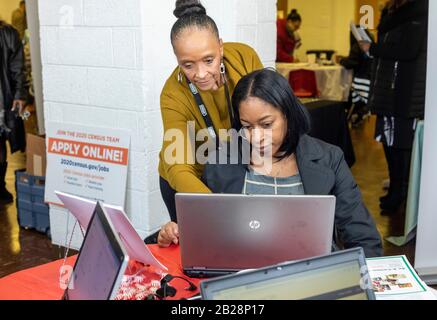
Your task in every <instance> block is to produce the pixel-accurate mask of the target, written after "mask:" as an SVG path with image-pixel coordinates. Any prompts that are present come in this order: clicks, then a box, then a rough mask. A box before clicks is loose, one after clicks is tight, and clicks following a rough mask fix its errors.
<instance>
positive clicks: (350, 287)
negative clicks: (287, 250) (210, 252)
mask: <svg viewBox="0 0 437 320" xmlns="http://www.w3.org/2000/svg"><path fill="white" fill-rule="evenodd" d="M368 284H370V287H369V285H368ZM371 284H372V282H371V281H370V276H369V274H368V271H367V266H366V260H365V256H364V251H363V249H362V248H354V249H350V250H344V251H337V252H335V253H332V254H330V255H326V256H321V257H316V258H310V259H307V260H301V261H297V262H291V263H285V264H280V265H276V266H270V267H265V268H261V269H257V270H252V271H243V272H241V273H235V274H232V275H228V276H224V277H220V278H214V279H208V280H205V281H203V282H201V283H200V292H201V296H202V299H205V300H229V299H230V300H375V294H374V292H373V290H372V289H371Z"/></svg>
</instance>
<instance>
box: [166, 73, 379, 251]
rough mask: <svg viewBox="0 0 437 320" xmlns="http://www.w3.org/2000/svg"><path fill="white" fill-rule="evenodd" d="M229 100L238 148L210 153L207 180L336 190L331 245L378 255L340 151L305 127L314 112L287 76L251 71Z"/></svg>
mask: <svg viewBox="0 0 437 320" xmlns="http://www.w3.org/2000/svg"><path fill="white" fill-rule="evenodd" d="M232 105H233V108H234V114H235V119H236V122H235V129H236V131H239V132H240V133H241V136H242V137H244V138H243V139H241V141H242V142H241V143H240V144H238V143H237V144H234V145H239V146H240V147H239V148H237V149H238V150H237V151H238V152H233V151H234V150H228V148H223V147H222V148H221V149H219V151H217V152H215V153H211V155H210V159H209V162H208V163H207V164H206V166H205V170H204V174H203V181H204V182H205V184H206V185H207V186H208V188H210V190H211V191H212V192H213V193H228V194H241V193H243V194H271V195H334V196H335V197H336V207H335V230H334V235H335V236H334V239H333V243H332V247H333V250H338V249H342V248H354V247H362V248H363V249H364V252H365V254H366V256H367V257H374V256H381V255H382V254H383V251H382V244H381V237H380V235H379V233H378V230H377V229H376V226H375V223H374V221H373V219H372V217H371V215H370V214H369V211H368V210H367V209H366V206H365V205H364V203H363V200H362V197H361V193H360V190H359V188H358V186H357V184H356V183H355V181H354V178H353V176H352V174H351V172H350V170H349V167H348V165H347V163H346V161H345V160H344V155H343V152H342V151H341V149H339V148H338V147H336V146H333V145H330V144H328V143H325V142H323V141H321V140H318V139H315V138H312V137H310V136H308V135H307V133H308V132H309V129H310V120H309V116H308V114H307V111H306V109H305V107H304V106H303V105H302V104H301V103H300V102H299V100H298V99H297V98H296V97H295V96H294V94H293V92H292V90H291V88H290V86H289V84H288V81H287V79H285V78H284V77H282V76H281V75H280V74H279V73H277V72H276V71H273V70H270V69H262V70H258V71H255V72H252V73H250V74H248V75H246V76H244V77H243V78H242V79H241V80H240V82H239V83H238V84H237V86H236V88H235V91H234V94H233V98H232ZM232 145H233V143H230V144H229V145H228V147H229V146H232ZM253 151H255V152H253ZM235 155H237V156H235ZM269 155H270V156H269ZM262 158H263V159H270V160H271V161H259V159H262ZM223 159H227V160H228V161H223ZM266 214H268V212H266ZM177 229H178V228H177V225H176V224H175V223H174V222H172V223H170V224H168V225H166V226H165V227H164V228H163V229H162V230H161V232H160V234H159V237H158V244H160V245H161V246H168V245H169V244H171V243H172V242H173V243H177V235H178V230H177ZM205 240H207V239H205ZM278 245H286V244H278Z"/></svg>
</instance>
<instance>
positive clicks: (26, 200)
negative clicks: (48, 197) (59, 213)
mask: <svg viewBox="0 0 437 320" xmlns="http://www.w3.org/2000/svg"><path fill="white" fill-rule="evenodd" d="M15 188H16V191H17V201H16V205H17V213H18V223H19V225H20V226H21V227H23V228H26V229H36V230H37V231H39V232H43V233H46V234H47V235H50V218H49V206H48V205H47V204H45V203H44V190H45V177H39V176H32V175H30V174H28V173H26V172H24V170H17V171H15Z"/></svg>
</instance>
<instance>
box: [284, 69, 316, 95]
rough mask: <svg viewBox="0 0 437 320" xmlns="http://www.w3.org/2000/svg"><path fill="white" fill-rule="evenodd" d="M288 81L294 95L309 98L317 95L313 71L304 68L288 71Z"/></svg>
mask: <svg viewBox="0 0 437 320" xmlns="http://www.w3.org/2000/svg"><path fill="white" fill-rule="evenodd" d="M288 82H289V83H290V86H291V88H292V89H293V92H294V94H295V95H296V97H299V98H311V97H317V96H318V95H319V91H318V89H317V82H316V74H315V72H314V71H311V70H304V69H299V70H294V71H290V75H289V78H288Z"/></svg>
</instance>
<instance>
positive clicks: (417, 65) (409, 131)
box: [360, 0, 428, 214]
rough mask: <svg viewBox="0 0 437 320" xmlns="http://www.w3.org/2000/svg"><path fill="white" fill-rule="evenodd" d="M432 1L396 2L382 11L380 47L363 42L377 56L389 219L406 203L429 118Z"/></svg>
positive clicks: (376, 98)
mask: <svg viewBox="0 0 437 320" xmlns="http://www.w3.org/2000/svg"><path fill="white" fill-rule="evenodd" d="M427 38H428V0H392V1H390V2H389V3H388V5H387V6H386V8H385V9H384V10H383V12H382V16H381V21H380V24H379V26H378V42H377V43H373V44H371V45H369V44H366V43H360V45H361V49H362V50H363V51H365V52H368V53H369V54H370V55H371V56H373V57H374V59H375V61H374V65H373V71H372V84H371V91H370V92H371V93H370V100H369V107H370V109H371V111H372V113H374V114H376V115H377V121H376V132H375V137H376V139H377V140H378V141H380V142H381V143H382V144H383V146H384V152H385V156H386V159H387V164H388V170H389V177H390V188H389V191H388V194H387V195H386V196H384V197H381V198H380V201H381V202H380V207H381V209H382V210H383V211H384V212H385V213H387V214H389V213H393V212H397V209H398V208H399V207H400V206H401V205H402V204H403V203H404V202H405V199H406V197H407V193H408V180H409V171H410V169H409V168H410V159H411V151H412V145H413V140H414V132H415V128H416V123H417V121H418V120H421V119H423V118H424V109H425V89H426V61H427Z"/></svg>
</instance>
